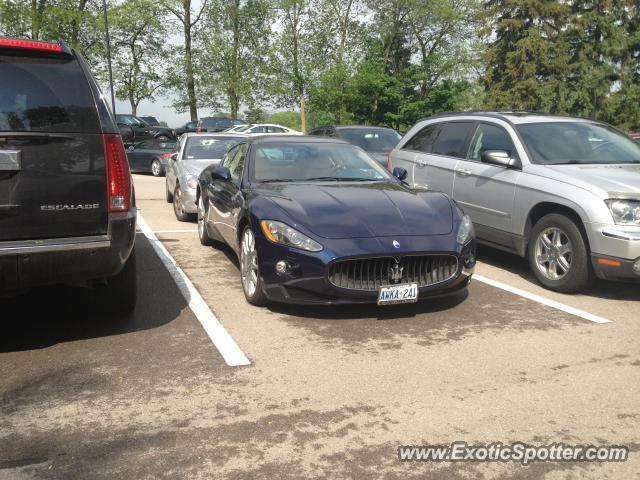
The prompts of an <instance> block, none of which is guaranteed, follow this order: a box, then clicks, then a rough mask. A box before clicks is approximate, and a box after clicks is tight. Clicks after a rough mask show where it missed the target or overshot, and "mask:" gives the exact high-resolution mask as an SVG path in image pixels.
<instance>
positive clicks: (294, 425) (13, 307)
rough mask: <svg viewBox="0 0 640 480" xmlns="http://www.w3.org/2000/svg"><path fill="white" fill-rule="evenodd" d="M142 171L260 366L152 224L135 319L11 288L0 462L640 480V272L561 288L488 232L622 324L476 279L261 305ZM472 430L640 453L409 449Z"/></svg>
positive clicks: (166, 234)
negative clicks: (385, 295) (435, 289)
mask: <svg viewBox="0 0 640 480" xmlns="http://www.w3.org/2000/svg"><path fill="white" fill-rule="evenodd" d="M135 182H136V194H137V199H138V208H139V209H140V213H141V215H142V217H143V219H144V222H145V224H146V225H148V227H149V229H150V230H151V231H153V232H154V235H155V236H157V238H158V239H159V241H160V244H161V246H163V247H164V248H165V249H166V251H167V252H168V253H169V254H170V255H171V257H172V258H173V259H174V260H175V262H176V264H177V266H178V267H179V268H180V269H181V271H183V272H184V273H185V274H186V276H187V277H188V279H189V280H190V281H191V282H192V283H193V285H194V286H195V289H197V292H199V295H201V297H202V299H204V301H205V302H206V304H207V305H208V307H209V308H210V309H211V311H212V312H213V313H214V314H215V317H216V318H217V319H218V320H219V322H220V324H221V325H222V327H224V329H225V330H226V332H228V334H229V335H230V338H231V339H233V340H232V341H233V342H234V345H235V346H236V347H237V348H238V349H239V351H241V352H242V353H243V354H244V355H245V356H246V358H247V359H248V361H249V362H250V363H249V364H248V365H241V366H230V365H228V363H227V362H225V359H224V358H223V356H222V355H221V353H220V351H219V350H218V348H216V345H214V343H213V342H212V339H211V338H210V337H209V336H208V334H207V332H206V331H205V329H204V328H203V326H202V325H201V323H200V320H199V318H201V317H202V315H203V312H202V311H196V313H194V311H193V310H192V309H191V308H190V307H189V303H190V302H191V303H192V304H193V302H194V298H192V297H190V296H189V295H187V297H188V298H186V299H185V296H184V295H183V294H182V293H181V291H180V290H178V288H177V287H176V283H175V280H174V278H173V277H172V276H171V273H170V271H169V270H167V268H166V267H165V265H164V264H163V263H162V261H161V257H159V256H158V253H157V251H156V250H154V248H153V245H152V243H153V241H150V240H149V238H148V237H147V235H145V234H144V233H142V232H141V233H139V234H138V238H137V249H138V262H139V265H138V268H139V287H140V298H139V304H138V307H137V309H136V312H135V314H134V315H132V316H131V317H128V318H114V317H109V316H106V315H103V314H100V312H96V311H95V310H94V309H92V295H91V292H88V291H84V290H81V289H77V288H67V287H65V288H63V287H60V288H56V289H47V290H43V289H39V290H34V291H32V292H28V293H26V294H24V295H22V296H20V297H16V298H12V299H5V300H0V312H2V319H3V322H2V323H3V325H2V328H3V334H2V335H1V336H0V479H23V478H25V479H27V478H55V479H57V478H59V479H75V478H78V479H84V478H94V479H100V478H109V479H114V478H122V479H132V478H136V479H137V478H149V479H151V478H193V479H199V478H202V479H208V478H230V479H258V478H264V479H300V478H331V479H336V478H367V479H369V478H385V479H412V478H445V479H467V478H486V479H516V478H517V479H520V478H523V479H538V478H546V479H570V478H571V479H572V478H581V479H582V478H585V479H608V478H612V479H613V478H615V479H618V478H620V479H630V478H637V477H636V476H637V475H638V472H640V459H639V453H640V433H639V432H640V395H639V394H640V387H639V386H640V353H639V352H640V349H639V348H638V346H639V344H640V342H639V340H638V339H639V338H640V315H638V301H639V300H640V289H639V288H638V286H637V285H636V286H634V285H620V284H604V283H603V284H599V285H598V286H597V287H596V288H595V289H594V290H593V291H591V292H589V293H588V294H586V295H578V296H565V295H560V294H553V293H550V292H548V291H546V290H543V289H541V288H539V287H537V286H536V285H535V284H533V282H532V280H531V277H530V276H529V275H528V273H527V267H526V263H525V261H524V260H521V259H519V258H517V257H512V256H509V255H507V254H504V253H501V252H497V251H493V250H490V249H485V248H483V249H481V251H480V255H479V258H480V263H479V265H478V268H477V272H478V273H479V274H480V276H482V277H484V278H486V279H489V281H491V280H493V281H497V282H501V283H504V284H507V285H509V286H511V287H515V288H518V289H521V290H522V291H524V292H528V293H530V294H534V295H540V296H542V297H544V299H546V300H550V301H556V302H560V303H561V304H562V305H565V306H567V307H573V308H577V309H580V310H581V311H583V312H585V313H587V314H591V315H592V316H594V318H596V319H597V318H600V319H606V320H609V322H608V323H596V322H594V321H592V320H593V318H592V319H591V320H590V319H589V318H586V317H584V316H579V315H574V314H572V313H569V311H571V309H570V308H565V309H564V310H563V309H558V308H554V307H552V306H549V305H545V304H543V303H540V302H539V301H536V300H532V299H530V298H525V297H523V296H521V295H517V294H515V293H512V292H509V291H505V290H504V289H501V288H497V287H495V286H492V285H490V284H488V283H486V282H482V281H477V280H476V281H474V282H473V283H472V286H471V288H470V290H469V294H468V296H466V297H458V298H454V299H448V300H438V301H432V302H424V303H419V304H415V305H409V306H400V307H383V308H378V307H362V306H359V307H341V308H308V307H305V308H297V307H285V306H271V307H269V308H263V309H260V308H255V307H252V306H250V305H249V304H247V303H246V302H245V300H244V297H243V294H242V289H241V287H240V281H239V273H238V265H237V261H236V260H235V259H234V256H233V253H232V252H231V251H230V250H228V249H225V248H220V247H217V248H216V247H213V248H210V247H202V246H201V245H200V243H199V241H198V238H197V234H196V225H195V224H191V223H180V222H177V221H176V220H175V217H174V216H173V211H172V210H171V208H170V206H169V205H168V204H166V203H165V201H164V179H162V178H153V177H151V176H144V175H138V176H135ZM165 261H166V259H165ZM534 298H535V297H534ZM567 310H569V311H567ZM587 317H588V316H587ZM234 348H235V347H234ZM456 440H463V441H467V442H469V443H490V442H494V441H501V442H503V443H508V442H513V441H523V442H527V443H531V444H538V445H542V444H550V443H555V442H564V443H567V444H595V445H627V446H629V448H630V451H631V454H630V457H629V460H628V461H627V462H625V463H606V464H601V463H535V464H533V465H529V466H521V465H519V464H513V463H495V462H493V463H453V462H449V463H446V462H442V463H421V462H418V463H403V462H399V461H398V454H397V448H398V446H399V445H405V444H414V445H417V444H448V443H450V442H453V441H456Z"/></svg>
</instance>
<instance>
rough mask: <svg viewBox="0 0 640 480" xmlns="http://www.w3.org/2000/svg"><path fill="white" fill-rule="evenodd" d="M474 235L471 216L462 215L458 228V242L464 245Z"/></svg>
mask: <svg viewBox="0 0 640 480" xmlns="http://www.w3.org/2000/svg"><path fill="white" fill-rule="evenodd" d="M474 235H475V232H474V231H473V223H472V222H471V218H469V215H463V216H462V222H460V227H459V228H458V243H459V244H460V245H464V244H465V243H467V242H468V241H469V240H471V239H472V238H473V236H474Z"/></svg>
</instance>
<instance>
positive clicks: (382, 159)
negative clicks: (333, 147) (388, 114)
mask: <svg viewBox="0 0 640 480" xmlns="http://www.w3.org/2000/svg"><path fill="white" fill-rule="evenodd" d="M309 135H313V136H317V137H332V138H339V139H341V140H344V141H345V142H349V143H350V144H352V145H356V146H358V147H360V148H361V149H363V150H364V151H365V152H367V153H368V154H369V155H371V156H372V157H373V158H375V159H376V160H377V161H378V162H379V163H380V164H381V165H385V166H386V165H387V160H388V158H389V153H390V152H391V150H393V149H394V148H395V146H396V145H397V144H398V142H399V141H400V139H401V138H402V136H401V135H400V134H399V133H398V132H396V131H395V130H394V129H392V128H388V127H367V126H358V125H349V126H333V125H327V126H324V127H318V128H314V129H313V130H311V131H310V132H309Z"/></svg>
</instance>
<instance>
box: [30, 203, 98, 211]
mask: <svg viewBox="0 0 640 480" xmlns="http://www.w3.org/2000/svg"><path fill="white" fill-rule="evenodd" d="M98 208H100V204H99V203H85V204H78V205H73V204H71V205H67V204H62V205H40V210H42V211H44V212H57V211H62V210H96V209H98Z"/></svg>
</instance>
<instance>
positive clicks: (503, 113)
mask: <svg viewBox="0 0 640 480" xmlns="http://www.w3.org/2000/svg"><path fill="white" fill-rule="evenodd" d="M465 115H471V116H473V115H477V116H485V117H493V118H499V119H501V120H504V121H507V122H509V123H513V122H510V121H509V119H508V118H506V117H507V115H511V116H516V117H517V116H524V115H540V116H546V117H565V118H578V119H581V120H589V121H592V122H600V123H604V122H603V121H602V120H599V119H597V118H593V117H580V116H577V115H568V114H567V115H564V114H560V113H550V112H541V111H536V110H524V109H522V110H518V109H515V110H514V109H496V110H467V111H451V112H439V113H436V114H433V115H430V116H428V117H423V118H421V119H420V120H418V121H417V122H416V124H417V123H420V122H422V121H424V120H429V119H431V118H439V117H456V116H465Z"/></svg>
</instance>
